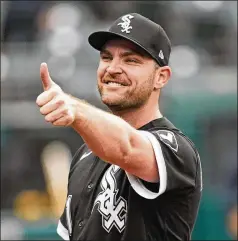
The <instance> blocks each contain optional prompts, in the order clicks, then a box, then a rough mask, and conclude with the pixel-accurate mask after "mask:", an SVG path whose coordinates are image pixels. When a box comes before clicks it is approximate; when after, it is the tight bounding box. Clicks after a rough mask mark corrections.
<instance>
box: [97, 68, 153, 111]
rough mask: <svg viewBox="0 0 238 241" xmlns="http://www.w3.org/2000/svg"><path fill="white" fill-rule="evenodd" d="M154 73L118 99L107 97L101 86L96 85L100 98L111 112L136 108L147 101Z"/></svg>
mask: <svg viewBox="0 0 238 241" xmlns="http://www.w3.org/2000/svg"><path fill="white" fill-rule="evenodd" d="M154 75H155V73H152V74H151V76H150V77H149V78H148V80H147V81H146V82H144V83H143V84H142V85H140V86H139V87H137V88H136V89H135V90H134V92H126V94H125V96H123V97H121V98H120V99H118V100H110V99H109V98H107V97H106V95H105V94H104V93H103V92H104V91H103V88H102V87H99V86H98V91H99V94H100V96H101V100H102V102H103V103H104V104H105V105H106V106H107V107H108V108H109V109H110V110H111V111H113V112H118V111H125V110H133V109H138V108H140V107H142V106H144V105H145V104H146V103H147V101H148V100H149V97H150V96H151V94H152V92H153V89H154V88H153V80H154ZM104 97H105V98H104Z"/></svg>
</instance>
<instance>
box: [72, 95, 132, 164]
mask: <svg viewBox="0 0 238 241" xmlns="http://www.w3.org/2000/svg"><path fill="white" fill-rule="evenodd" d="M75 105H76V119H75V121H74V122H73V124H72V127H73V128H74V129H75V130H76V131H77V132H78V133H79V135H80V136H81V137H82V138H83V139H84V141H85V143H86V144H87V146H88V147H89V148H90V149H91V150H92V151H93V152H94V153H95V154H96V155H97V156H99V157H100V158H101V159H102V160H104V161H107V162H110V163H112V164H116V165H120V166H121V165H123V163H121V162H123V160H125V157H126V156H127V155H128V153H129V151H130V148H131V143H130V140H131V139H132V136H133V135H135V129H134V128H133V127H132V126H130V125H129V124H128V123H127V122H126V121H124V120H123V119H121V118H120V117H117V116H114V115H112V114H110V113H107V112H105V111H103V110H100V109H98V108H96V107H94V106H91V105H90V104H88V103H85V102H83V101H81V100H77V99H76V103H75Z"/></svg>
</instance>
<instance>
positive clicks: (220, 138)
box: [1, 1, 237, 240]
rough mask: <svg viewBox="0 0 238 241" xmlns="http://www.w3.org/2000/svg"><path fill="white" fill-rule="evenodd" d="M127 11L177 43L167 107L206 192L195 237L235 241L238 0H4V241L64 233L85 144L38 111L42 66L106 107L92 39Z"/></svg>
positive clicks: (74, 90)
mask: <svg viewBox="0 0 238 241" xmlns="http://www.w3.org/2000/svg"><path fill="white" fill-rule="evenodd" d="M129 12H138V13H141V14H143V15H144V16H146V17H148V18H150V19H152V20H154V21H155V22H157V23H159V24H161V25H162V26H163V27H164V29H165V30H166V31H167V33H168V35H169V37H170V39H171V42H172V46H173V47H172V54H171V59H170V65H171V67H172V70H173V75H172V78H171V80H170V82H169V84H168V85H167V86H166V87H165V88H164V91H163V93H162V106H161V108H162V113H164V115H166V116H167V117H168V118H169V119H171V121H172V122H174V123H175V124H176V125H177V126H178V127H179V128H181V129H182V131H183V132H184V133H186V134H187V135H188V136H189V137H190V138H191V139H192V140H193V141H194V142H195V144H196V145H197V147H198V149H199V152H200V155H201V161H202V166H203V179H204V193H203V198H202V202H201V207H200V211H199V215H198V220H197V223H196V226H195V229H194V233H193V239H194V240H231V239H234V238H236V237H237V81H236V78H237V2H236V1H167V2H166V1H128V2H127V1H119V2H115V1H77V2H76V1H65V2H64V1H1V239H2V240H4V239H8V240H9V239H18V240H33V239H59V237H58V236H57V234H56V230H55V227H56V223H57V218H58V217H59V215H60V213H61V211H62V205H64V204H63V203H64V198H65V195H66V194H65V190H66V182H67V171H68V167H69V164H70V160H71V157H72V155H73V154H74V152H75V151H76V150H77V148H78V147H79V146H80V145H81V144H82V139H81V138H80V136H78V135H77V134H76V133H75V132H74V131H73V130H71V129H70V128H56V127H52V126H51V125H49V124H47V123H45V122H44V118H43V117H42V116H41V115H40V113H39V111H38V108H37V106H36V104H35V99H36V97H37V96H38V95H39V93H40V92H41V91H42V86H41V81H40V78H39V67H40V63H41V62H47V63H48V66H49V69H50V73H51V75H52V78H53V79H54V81H56V82H57V83H58V84H59V85H60V86H61V87H62V89H63V90H65V91H66V92H68V93H70V94H72V95H75V96H77V97H79V98H83V99H85V100H87V101H88V102H90V103H92V104H94V105H96V106H98V107H99V108H102V109H104V108H105V107H104V106H103V105H102V103H101V102H100V98H99V95H98V93H97V86H96V68H97V64H98V53H97V52H96V51H95V50H94V49H92V48H91V47H90V46H89V44H88V42H87V37H88V35H89V34H90V33H91V32H92V31H95V30H101V29H107V28H108V26H109V25H110V24H111V22H112V21H114V20H115V19H116V18H117V17H119V16H121V15H122V14H126V13H129ZM42 159H47V160H48V162H50V163H51V164H50V165H51V167H50V170H51V171H52V170H54V171H53V172H51V171H49V170H48V171H46V170H45V169H44V166H43V165H42ZM65 163H66V164H65ZM58 166H61V167H62V168H60V169H58ZM54 180H58V181H57V184H56V185H57V186H58V189H57V190H56V191H57V192H56V193H54V192H53V191H52V189H51V186H52V182H53V181H54ZM13 225H14V230H13V229H12V226H13Z"/></svg>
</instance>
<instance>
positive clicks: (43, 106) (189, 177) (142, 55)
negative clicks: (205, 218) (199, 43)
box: [36, 13, 202, 241]
mask: <svg viewBox="0 0 238 241" xmlns="http://www.w3.org/2000/svg"><path fill="white" fill-rule="evenodd" d="M89 43H90V44H91V45H92V46H93V47H94V48H95V49H97V50H99V51H100V60H99V66H98V70H97V84H98V90H99V92H100V95H101V99H102V101H103V103H104V104H105V105H107V106H108V107H109V109H110V110H111V113H107V112H104V111H103V110H100V109H98V108H96V107H94V106H92V105H90V104H88V103H86V102H85V101H82V100H80V99H77V98H74V97H73V96H70V95H68V94H66V93H64V92H63V91H62V89H61V88H60V87H59V86H58V85H57V84H56V83H54V82H53V80H52V79H51V78H50V75H49V72H48V68H47V65H46V64H45V63H43V64H42V65H41V69H40V73H41V79H42V83H43V87H44V92H43V93H42V94H40V95H39V96H38V98H37V101H36V102H37V104H38V106H39V107H40V112H41V113H42V114H43V115H45V120H46V121H48V122H51V123H52V124H53V125H55V126H71V127H72V128H74V129H75V131H77V132H78V133H79V135H80V136H81V137H82V138H83V139H84V142H85V144H84V145H82V146H81V147H80V148H79V149H78V151H77V152H76V154H75V155H74V158H73V160H72V163H71V168H70V173H69V177H68V197H67V200H66V205H65V209H64V212H63V214H62V216H61V218H60V220H59V224H58V228H57V231H58V234H59V235H60V236H61V237H62V238H63V239H65V240H69V239H70V240H99V239H100V240H104V241H119V240H124V241H131V240H160V241H161V240H190V238H191V233H192V230H193V227H194V223H195V221H196V217H197V212H198V207H199V202H200V198H201V191H202V175H201V174H202V172H201V164H200V159H199V154H198V152H197V150H196V148H195V146H194V144H193V143H192V142H191V141H190V140H189V138H188V137H186V136H185V135H184V134H183V133H182V132H181V131H180V130H179V129H177V128H176V127H175V126H174V125H173V124H172V123H171V122H170V121H169V120H168V119H167V118H166V117H164V116H163V115H162V113H161V112H160V109H159V96H160V91H161V88H163V87H164V85H166V83H167V82H168V80H169V78H170V76H171V69H170V67H169V66H168V63H169V55H170V51H171V46H170V41H169V38H168V36H167V35H166V33H165V31H164V30H163V28H162V27H161V26H160V25H158V24H156V23H154V22H152V21H151V20H149V19H147V18H145V17H143V16H141V15H139V14H137V13H131V14H127V15H124V16H122V17H120V18H118V19H117V20H116V21H115V22H114V23H113V24H112V26H111V27H110V29H109V30H108V31H100V32H95V33H92V34H91V35H90V36H89Z"/></svg>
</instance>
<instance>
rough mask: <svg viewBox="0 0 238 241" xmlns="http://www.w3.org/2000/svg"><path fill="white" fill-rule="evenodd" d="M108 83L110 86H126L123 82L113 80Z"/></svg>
mask: <svg viewBox="0 0 238 241" xmlns="http://www.w3.org/2000/svg"><path fill="white" fill-rule="evenodd" d="M106 85H108V86H125V85H123V84H120V83H117V82H111V81H109V82H107V83H106Z"/></svg>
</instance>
